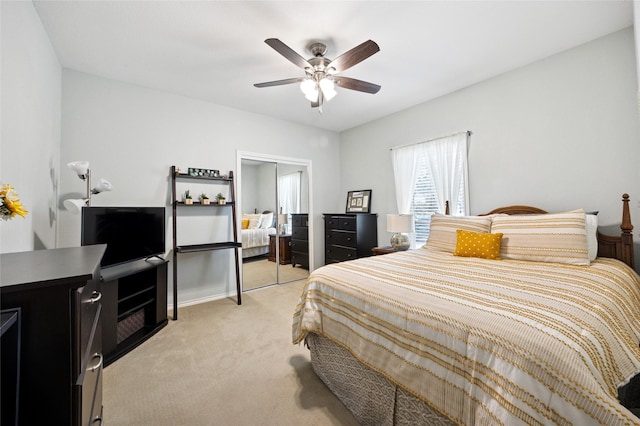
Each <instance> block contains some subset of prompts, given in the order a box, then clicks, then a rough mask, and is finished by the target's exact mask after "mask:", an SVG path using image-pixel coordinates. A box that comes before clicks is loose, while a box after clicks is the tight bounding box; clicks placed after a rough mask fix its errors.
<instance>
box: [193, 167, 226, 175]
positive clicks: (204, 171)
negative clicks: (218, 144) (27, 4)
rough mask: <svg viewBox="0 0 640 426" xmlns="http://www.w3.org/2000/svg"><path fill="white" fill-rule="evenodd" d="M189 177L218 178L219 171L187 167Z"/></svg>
mask: <svg viewBox="0 0 640 426" xmlns="http://www.w3.org/2000/svg"><path fill="white" fill-rule="evenodd" d="M188 170H189V176H193V177H220V170H213V169H196V168H194V167H189V169H188Z"/></svg>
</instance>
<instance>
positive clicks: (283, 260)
mask: <svg viewBox="0 0 640 426" xmlns="http://www.w3.org/2000/svg"><path fill="white" fill-rule="evenodd" d="M278 241H279V242H280V264H281V265H288V264H290V263H291V235H278ZM269 260H270V261H271V262H275V261H276V236H275V235H269Z"/></svg>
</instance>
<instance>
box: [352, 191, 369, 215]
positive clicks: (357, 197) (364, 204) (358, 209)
mask: <svg viewBox="0 0 640 426" xmlns="http://www.w3.org/2000/svg"><path fill="white" fill-rule="evenodd" d="M370 212H371V190H370V189H364V190H361V191H349V192H348V193H347V209H346V213H370Z"/></svg>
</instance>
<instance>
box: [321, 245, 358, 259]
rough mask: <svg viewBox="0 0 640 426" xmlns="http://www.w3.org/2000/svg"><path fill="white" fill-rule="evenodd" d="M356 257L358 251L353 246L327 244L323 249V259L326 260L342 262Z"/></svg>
mask: <svg viewBox="0 0 640 426" xmlns="http://www.w3.org/2000/svg"><path fill="white" fill-rule="evenodd" d="M357 258H358V252H357V250H356V249H355V248H348V247H342V246H334V245H331V246H327V248H326V250H325V259H326V261H327V262H344V261H345V260H353V259H357Z"/></svg>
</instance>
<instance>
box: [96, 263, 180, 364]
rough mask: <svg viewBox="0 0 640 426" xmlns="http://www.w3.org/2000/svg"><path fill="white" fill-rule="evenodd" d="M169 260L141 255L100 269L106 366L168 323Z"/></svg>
mask: <svg viewBox="0 0 640 426" xmlns="http://www.w3.org/2000/svg"><path fill="white" fill-rule="evenodd" d="M167 263H168V262H167V261H166V260H165V259H156V258H152V259H146V260H145V259H140V260H135V261H132V262H126V263H123V264H119V265H114V266H109V267H106V268H103V269H102V270H101V271H100V275H101V279H102V289H103V296H104V320H103V323H102V327H103V328H102V340H103V342H102V344H103V351H104V354H105V360H104V363H105V366H108V365H109V364H111V363H113V362H114V361H116V360H117V359H119V358H120V357H122V356H123V355H125V354H127V353H128V352H130V351H132V350H133V349H135V348H136V347H138V346H139V345H140V344H142V343H143V342H144V341H146V340H147V339H149V338H150V337H151V336H153V335H154V334H156V333H157V332H158V331H160V329H162V328H163V327H164V326H165V325H167V322H168V319H167V269H168V266H167Z"/></svg>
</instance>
